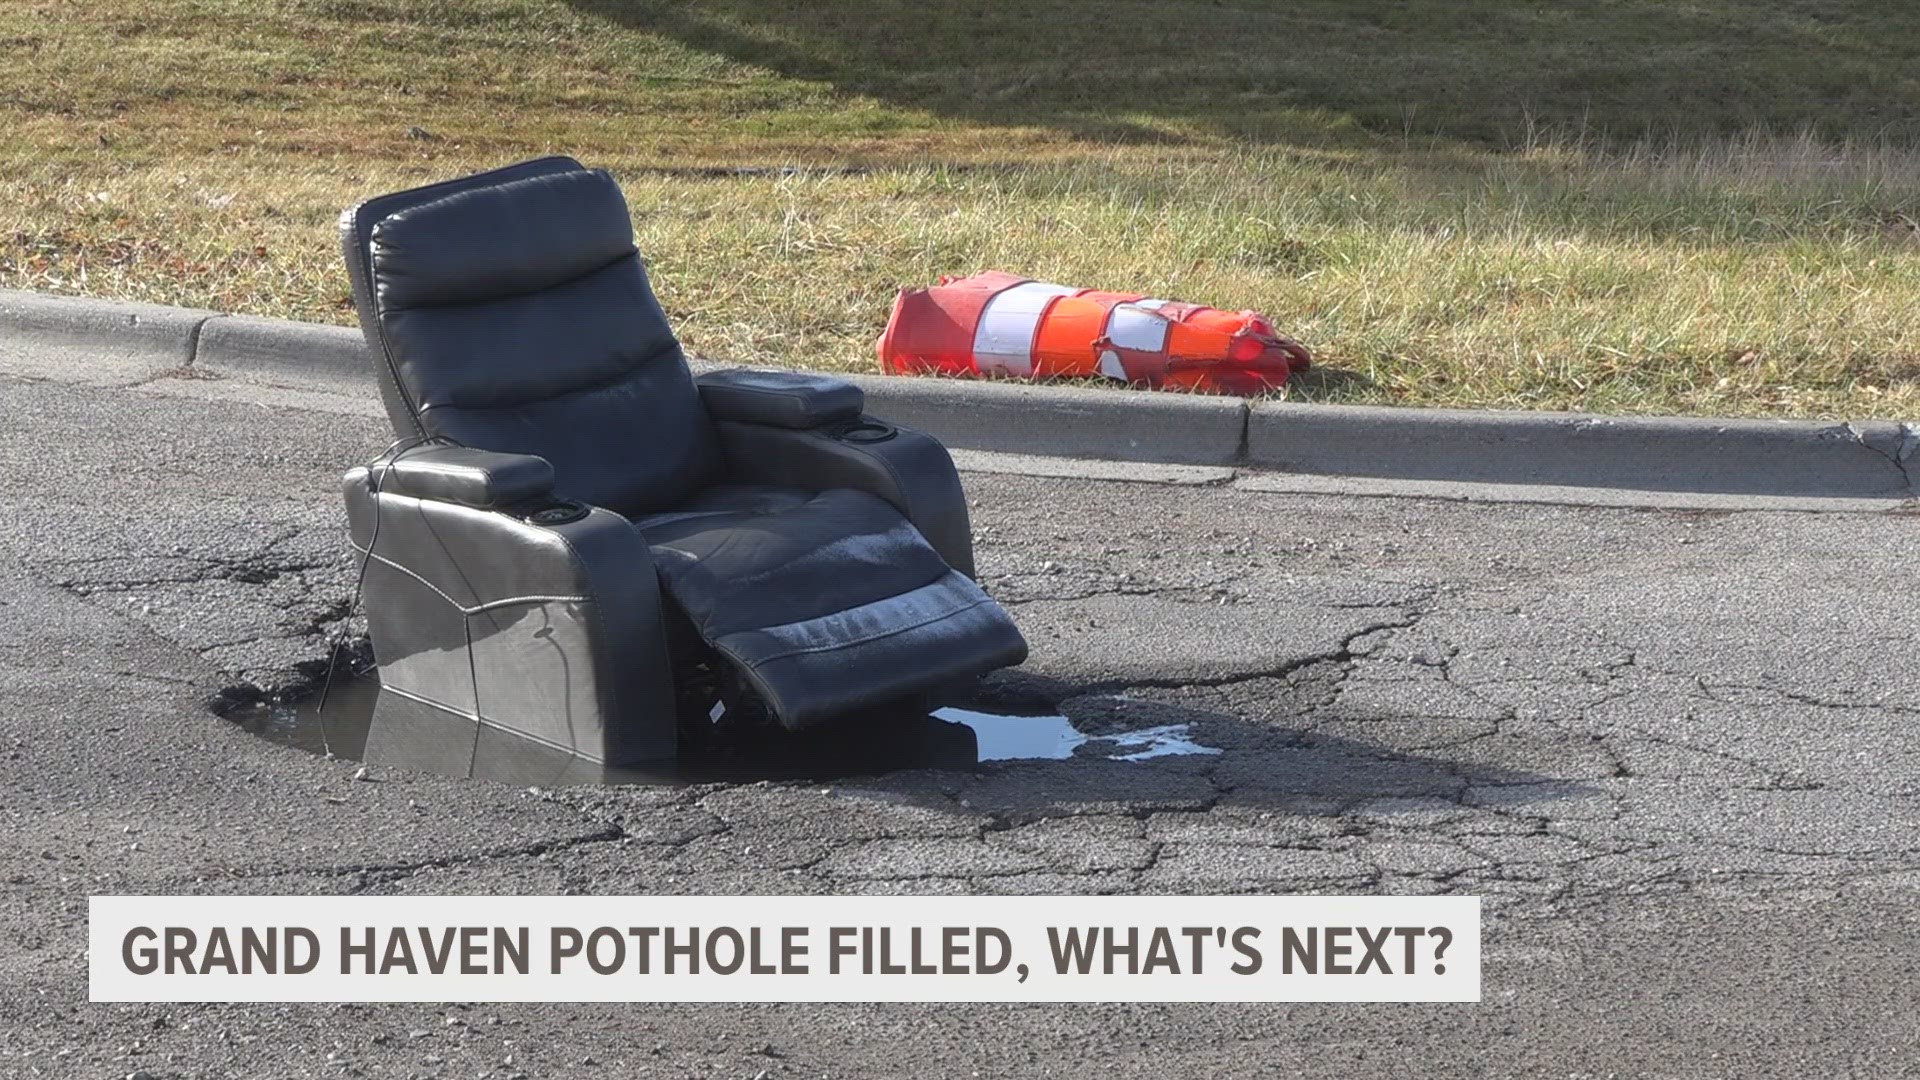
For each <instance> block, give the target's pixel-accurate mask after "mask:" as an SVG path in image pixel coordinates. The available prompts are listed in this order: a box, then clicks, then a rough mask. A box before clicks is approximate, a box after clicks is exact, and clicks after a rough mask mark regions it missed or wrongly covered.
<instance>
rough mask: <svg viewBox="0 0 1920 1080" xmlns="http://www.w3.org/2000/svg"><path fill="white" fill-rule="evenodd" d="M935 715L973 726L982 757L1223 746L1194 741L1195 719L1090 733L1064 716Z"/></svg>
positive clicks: (1168, 752)
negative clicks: (1147, 726)
mask: <svg viewBox="0 0 1920 1080" xmlns="http://www.w3.org/2000/svg"><path fill="white" fill-rule="evenodd" d="M933 715H934V716H936V717H938V718H939V719H941V720H946V721H949V722H951V723H956V724H965V725H966V726H967V727H970V728H972V729H973V734H974V737H975V738H976V739H978V740H979V743H980V760H981V761H1026V760H1035V759H1052V760H1060V759H1064V758H1070V757H1073V756H1074V754H1075V752H1076V751H1078V750H1079V749H1080V748H1081V747H1083V746H1090V747H1093V748H1095V749H1094V752H1095V753H1096V754H1098V755H1099V756H1100V757H1105V758H1112V759H1113V760H1115V761H1146V760H1148V759H1150V758H1158V757H1175V756H1178V755H1182V754H1217V753H1219V752H1220V749H1219V747H1215V746H1202V745H1201V744H1199V743H1197V742H1195V741H1193V725H1192V724H1166V725H1163V726H1161V727H1152V728H1142V729H1140V730H1139V731H1123V732H1119V733H1117V734H1113V735H1088V734H1087V733H1085V732H1083V731H1081V730H1080V729H1079V728H1076V727H1074V726H1073V721H1071V720H1068V719H1067V718H1066V717H1064V716H1011V715H1005V714H1001V713H984V712H975V711H974V710H972V709H951V708H949V709H935V710H934V711H933ZM1109 751H1117V752H1109Z"/></svg>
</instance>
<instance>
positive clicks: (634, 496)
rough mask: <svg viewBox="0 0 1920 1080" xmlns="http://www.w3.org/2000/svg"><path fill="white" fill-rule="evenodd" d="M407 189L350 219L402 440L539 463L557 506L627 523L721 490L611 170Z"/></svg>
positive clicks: (547, 162)
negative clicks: (454, 443) (563, 502)
mask: <svg viewBox="0 0 1920 1080" xmlns="http://www.w3.org/2000/svg"><path fill="white" fill-rule="evenodd" d="M569 166H570V167H569ZM410 194H412V193H401V195H400V196H397V197H396V196H389V197H387V198H388V199H390V200H393V201H392V202H390V203H388V204H387V205H385V206H380V205H379V204H380V203H381V201H382V200H374V201H373V202H371V203H367V204H364V205H363V206H362V207H360V208H356V210H355V211H349V214H348V217H347V218H346V219H343V222H342V227H343V230H345V235H344V236H343V240H344V241H345V242H346V243H347V244H349V245H351V246H352V248H353V249H357V250H350V251H349V252H348V262H349V265H350V267H352V268H353V269H354V270H355V271H357V273H356V281H355V286H356V287H355V294H356V300H357V301H359V302H360V304H361V305H362V328H363V329H364V330H365V331H366V333H367V337H368V340H369V342H370V343H371V344H373V346H374V348H375V350H376V352H377V353H379V355H380V359H381V361H382V363H383V365H384V367H385V369H386V370H385V371H383V372H382V375H383V384H385V385H384V386H383V389H385V390H386V391H387V398H388V411H389V414H390V415H392V416H393V418H394V423H395V429H396V430H397V431H399V432H400V433H401V434H414V433H419V434H426V435H444V436H448V437H451V438H453V439H455V440H458V441H459V442H461V443H463V444H465V445H468V446H474V447H479V448H482V449H487V450H498V451H506V452H512V453H524V454H537V455H539V456H541V457H543V458H546V459H547V460H548V461H549V462H551V463H552V465H553V468H554V474H555V478H556V485H555V486H556V490H557V491H559V492H560V493H561V494H564V495H567V496H570V497H572V498H576V499H580V500H582V501H585V502H588V503H592V504H594V505H597V506H605V507H609V508H611V509H614V510H618V511H621V512H626V513H637V512H642V511H646V510H652V509H658V508H661V507H665V506H670V505H672V504H673V503H675V502H678V501H680V500H681V499H683V498H684V497H685V496H686V495H688V494H689V493H691V492H692V491H693V490H694V489H696V488H699V487H702V486H704V485H705V484H706V483H707V482H708V481H709V480H710V479H711V478H712V476H713V474H714V473H715V471H716V470H717V469H718V467H719V450H718V446H717V442H716V439H715V435H714V431H713V426H712V423H711V421H710V420H709V419H708V417H707V415H706V412H705V410H704V409H703V408H702V407H701V405H700V398H699V394H698V391H697V390H696V389H695V387H694V383H693V377H692V373H691V372H690V371H689V370H688V368H687V363H686V358H685V356H684V354H683V353H682V352H681V350H680V345H679V342H678V341H676V340H675V338H674V336H673V330H672V328H671V327H670V326H669V325H668V323H667V319H666V315H665V313H664V312H663V311H661V309H660V304H659V301H658V300H657V299H655V297H654V295H653V290H652V288H651V287H650V286H649V285H648V283H647V277H646V270H645V268H644V266H643V265H642V263H641V260H640V256H639V253H638V252H637V251H636V250H635V249H634V245H633V231H632V224H631V221H630V219H629V217H628V214H627V206H626V200H625V199H624V198H623V197H622V195H621V193H620V188H619V186H618V185H617V184H616V183H615V182H614V180H613V178H612V177H611V176H609V175H608V174H607V173H605V172H604V171H599V170H587V169H582V168H580V167H579V165H578V163H577V162H573V161H572V160H571V159H567V158H551V159H543V160H542V161H540V162H530V163H527V164H525V165H522V166H514V167H511V168H509V169H506V170H499V171H497V172H495V173H492V174H483V175H482V176H480V177H471V178H467V179H466V180H465V181H459V182H455V183H454V184H450V185H441V186H436V187H434V188H429V189H423V191H422V192H421V193H420V194H421V195H423V196H425V197H424V198H412V199H410V198H406V197H405V196H407V195H410ZM376 215H377V216H376ZM362 245H364V247H362ZM356 262H357V265H355V264H356ZM362 279H364V280H362ZM363 293H364V294H365V295H364V298H363V297H362V295H361V294H363ZM408 425H411V428H410V427H409V426H408Z"/></svg>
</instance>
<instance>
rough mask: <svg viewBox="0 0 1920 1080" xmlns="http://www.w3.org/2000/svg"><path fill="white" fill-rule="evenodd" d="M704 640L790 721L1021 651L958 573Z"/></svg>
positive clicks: (1014, 634)
mask: <svg viewBox="0 0 1920 1080" xmlns="http://www.w3.org/2000/svg"><path fill="white" fill-rule="evenodd" d="M711 644H712V645H713V646H714V647H715V648H716V649H718V650H719V651H720V653H721V654H722V655H724V656H726V657H727V658H728V659H730V660H732V661H733V662H734V663H735V664H736V665H738V666H739V668H740V669H741V672H742V674H744V675H746V676H747V678H748V679H749V681H750V682H751V683H752V684H753V686H754V689H756V690H758V691H759V692H760V695H761V696H762V697H763V698H764V699H765V700H766V702H767V705H768V707H769V708H771V709H772V710H773V712H774V714H775V715H777V716H779V717H780V720H781V722H782V723H784V724H786V725H787V726H788V727H792V728H801V727H807V726H809V725H811V724H813V723H814V722H816V721H818V720H821V719H825V718H827V717H831V716H834V715H838V714H841V713H850V712H855V711H857V710H860V709H863V708H868V707H871V706H874V705H884V704H887V703H890V702H894V701H900V700H904V699H906V698H908V697H911V696H912V695H914V694H917V693H920V692H923V691H926V690H929V689H937V688H940V687H943V686H947V685H949V684H952V683H956V682H959V681H960V680H962V679H966V678H969V677H971V676H974V675H979V674H981V673H982V672H986V671H991V670H993V669H995V668H1001V667H1005V666H1007V665H1009V664H1017V663H1019V662H1020V661H1022V660H1024V659H1026V656H1027V643H1026V641H1025V640H1024V639H1022V638H1021V636H1020V632H1019V631H1018V630H1016V629H1015V628H1014V625H1013V621H1012V620H1011V619H1009V618H1008V617H1007V613H1006V612H1005V611H1003V610H1001V608H1000V605H998V604H996V603H994V602H993V600H992V598H991V597H989V596H987V594H986V593H985V592H983V591H981V589H980V586H978V585H976V584H974V583H973V582H972V581H970V580H968V579H967V577H966V576H965V575H963V574H960V573H957V572H954V571H948V572H947V575H946V576H945V577H943V578H941V579H940V580H938V581H935V582H933V583H932V584H930V585H923V586H921V587H920V588H918V589H914V590H913V591H911V592H906V593H902V594H900V595H898V596H890V597H887V598H886V599H883V600H876V601H873V602H872V603H868V604H862V605H860V606H859V607H855V608H849V609H847V610H846V611H838V612H834V613H833V614H831V615H822V616H820V617H818V618H813V619H803V620H801V621H799V622H791V623H784V624H781V625H778V626H763V627H758V628H756V629H751V630H740V631H736V632H734V633H731V634H726V635H724V636H722V637H719V638H716V639H714V640H713V641H712V642H711Z"/></svg>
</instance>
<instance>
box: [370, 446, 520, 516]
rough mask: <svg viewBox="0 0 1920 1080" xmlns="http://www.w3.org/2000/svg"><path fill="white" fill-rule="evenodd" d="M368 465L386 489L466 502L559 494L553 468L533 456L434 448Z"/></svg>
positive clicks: (512, 502)
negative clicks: (555, 484)
mask: <svg viewBox="0 0 1920 1080" xmlns="http://www.w3.org/2000/svg"><path fill="white" fill-rule="evenodd" d="M368 468H369V471H370V473H371V482H372V484H373V486H374V487H375V488H377V489H379V490H380V491H382V492H391V493H393V494H395V495H411V496H413V497H414V498H416V499H441V500H444V501H446V502H455V503H460V504H461V505H463V506H479V507H496V506H500V507H510V506H518V505H522V504H526V503H530V502H533V501H535V500H537V499H541V498H544V497H545V496H547V495H550V494H551V493H552V492H553V466H552V465H551V464H549V463H548V462H547V459H546V458H539V457H534V456H532V455H530V454H496V453H494V452H493V451H491V450H474V449H471V448H469V447H465V446H428V447H424V448H418V449H409V450H407V451H405V452H404V453H401V454H399V455H396V456H394V457H393V458H390V459H388V460H385V461H380V462H376V463H375V464H373V465H371V466H369V467H368Z"/></svg>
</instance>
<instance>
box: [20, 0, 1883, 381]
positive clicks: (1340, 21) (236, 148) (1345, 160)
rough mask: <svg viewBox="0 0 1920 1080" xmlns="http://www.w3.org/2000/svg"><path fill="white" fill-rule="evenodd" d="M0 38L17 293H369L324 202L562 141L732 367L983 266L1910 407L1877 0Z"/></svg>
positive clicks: (343, 315) (266, 22)
mask: <svg viewBox="0 0 1920 1080" xmlns="http://www.w3.org/2000/svg"><path fill="white" fill-rule="evenodd" d="M0 45H4V47H5V49H6V54H7V57H8V60H9V62H8V64H6V65H3V66H0V122H5V123H6V125H7V128H8V130H9V133H10V138H9V139H8V140H7V141H6V142H5V144H4V145H0V191H4V192H5V194H6V198H5V199H4V201H0V285H5V286H10V287H16V288H33V289H46V290H54V291H68V292H84V293H91V294H95V295H104V296H119V297H131V298H138V299H144V300H153V301H158V302H163V303H177V304H193V305H203V306H209V307H215V308H220V309H225V310H234V311H244V312H251V313H257V314H266V315H278V316H287V317H294V318H305V319H317V320H323V321H335V322H345V321H349V320H350V318H351V313H350V310H349V306H348V304H347V300H346V283H345V275H344V272H343V271H342V270H341V268H340V266H339V262H338V256H337V254H336V252H335V250H334V246H333V245H334V241H333V222H334V218H335V215H336V214H337V212H338V210H339V208H340V207H341V206H343V205H345V204H346V203H348V202H351V201H354V200H356V199H358V198H362V197H365V196H367V195H369V194H374V193H378V192H381V191H385V190H390V189H393V188H396V187H400V186H405V185H408V184H411V183H416V182H420V181H424V180H428V179H435V178H440V177H444V176H448V175H453V174H456V173H459V172H463V171H468V170H472V169H477V168H484V167H488V166H491V165H496V164H501V163H503V162H506V161H509V160H514V159H517V158H521V157H526V156H531V155H533V154H537V153H543V152H553V151H560V152H568V153H573V154H575V155H576V156H579V157H581V158H582V159H583V160H586V161H588V162H589V163H592V164H596V165H605V166H608V167H611V168H613V169H614V170H615V172H616V174H617V175H619V176H620V178H621V179H622V181H623V183H624V184H625V185H626V187H627V190H628V193H629V196H630V198H631V200H632V202H633V205H634V212H635V223H636V227H637V229H638V232H639V237H640V243H641V246H642V249H643V251H645V252H646V253H647V255H648V256H649V258H650V260H651V262H652V264H653V268H654V275H655V282H656V285H657V287H658V288H659V289H660V292H661V294H662V299H663V300H664V301H665V303H666V305H667V307H668V309H669V312H670V314H671V315H672V316H673V317H674V319H675V321H676V323H677V325H678V327H679V329H680V331H681V333H682V334H683V336H684V337H685V339H686V341H687V343H688V345H689V346H690V347H691V348H693V349H695V350H696V351H698V352H700V353H702V354H704V355H707V356H710V357H713V358H716V359H722V360H731V361H738V362H743V363H755V364H775V365H799V366H809V367H825V368H835V369H841V370H858V369H864V368H870V367H871V366H872V364H873V356H872V343H873V340H874V338H875V337H876V336H877V335H878V333H879V330H880V328H881V326H882V324H883V323H884V321H885V319H886V314H887V311H888V308H889V305H890V302H891V299H892V296H893V293H894V290H895V289H897V288H899V287H900V286H902V285H908V284H921V283H926V282H930V281H932V280H933V279H935V278H936V277H938V276H939V275H940V274H943V273H966V272H971V271H974V270H978V269H983V268H990V267H991V268H1001V269H1010V270H1017V271H1021V272H1024V273H1029V274H1033V275H1035V276H1042V277H1048V278H1052V279H1055V280H1060V281H1066V282H1071V283H1076V284H1085V285H1090V286H1102V287H1110V288H1137V289H1140V290H1142V291H1149V292H1154V293H1159V294H1170V295H1176V296H1179V297H1181V298H1184V299H1192V300H1197V301H1202V302H1208V303H1215V304H1219V305H1221V306H1227V307H1235V308H1238V307H1251V308H1257V309H1260V310H1263V311H1266V312H1267V313H1269V314H1270V315H1272V316H1274V317H1275V318H1276V319H1277V320H1278V321H1279V323H1280V324H1281V325H1282V326H1283V327H1285V328H1287V329H1288V330H1290V331H1291V332H1294V333H1295V334H1296V335H1297V336H1299V337H1300V338H1301V339H1302V340H1303V341H1305V342H1307V343H1308V344H1309V345H1310V346H1312V347H1313V348H1314V349H1315V351H1316V354H1317V356H1318V358H1319V360H1320V368H1319V370H1317V371H1316V372H1315V373H1314V375H1313V376H1311V377H1310V378H1309V379H1308V380H1306V381H1305V382H1304V383H1303V384H1301V385H1299V386H1298V387H1296V389H1295V391H1294V393H1295V394H1296V396H1304V397H1308V398H1311V399H1315V400H1331V401H1369V402H1397V403H1408V404H1445V405H1487V406H1519V407H1541V408H1584V409H1597V410H1602V411H1693V412H1713V413H1733V414H1774V415H1843V414H1844V415H1849V416H1854V417H1865V416H1875V415H1878V416H1894V417H1900V418H1905V417H1910V416H1913V415H1914V414H1915V413H1916V412H1920V409H1916V401H1917V400H1920V329H1916V328H1915V324H1916V322H1920V320H1916V319H1915V317H1914V313H1915V312H1916V311H1920V226H1916V224H1915V221H1916V219H1920V8H1915V7H1914V6H1913V5H1910V4H1906V3H1904V2H1895V0H1806V2H1793V0H1786V2H1780V3H1769V4H1758V3H1752V2H1746V0H1695V2H1691V3H1684V4H1681V3H1666V2H1652V0H1564V2H1559V3H1553V4H1534V3H1526V4H1520V3H1509V2H1504V0H1501V2H1495V0H1485V2H1481V0H1468V2H1461V3H1449V4H1435V3H1403V2H1395V0H1296V2H1293V3H1286V4H1279V3H1272V4H1267V3H1252V2H1243V3H1239V4H1216V3H1213V2H1203V3H1181V2H1172V3H1094V2H1092V0H1066V2H1055V3H1047V4H1041V3H1037V2H1036V3H1004V2H1001V3H994V2H988V0H960V2H955V3H948V4H943V5H925V4H919V3H909V2H907V0H862V2H853V0H814V2H801V0H700V2H691V0H630V2H615V0H572V2H559V0H260V2H242V0H122V2H118V3H97V2H83V0H0ZM741 165H753V166H765V165H795V166H810V167H821V166H829V167H843V166H850V165H851V166H859V167H860V170H861V171H857V172H851V173H833V172H802V173H799V174H796V175H784V176H782V175H761V176H747V177H713V176H704V175H701V174H700V173H699V170H701V169H705V168H709V167H713V166H741Z"/></svg>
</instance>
